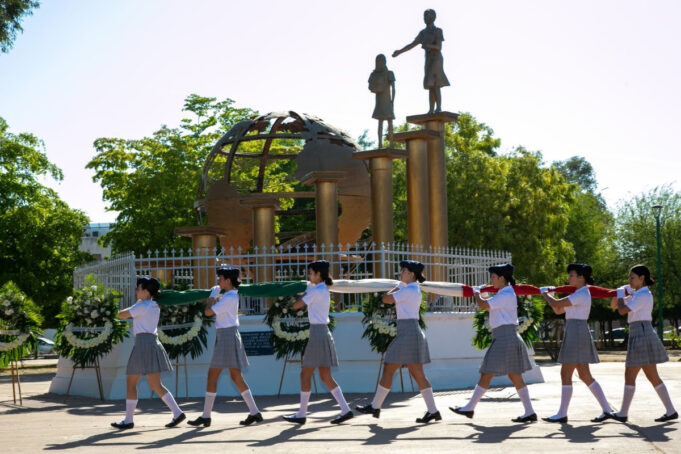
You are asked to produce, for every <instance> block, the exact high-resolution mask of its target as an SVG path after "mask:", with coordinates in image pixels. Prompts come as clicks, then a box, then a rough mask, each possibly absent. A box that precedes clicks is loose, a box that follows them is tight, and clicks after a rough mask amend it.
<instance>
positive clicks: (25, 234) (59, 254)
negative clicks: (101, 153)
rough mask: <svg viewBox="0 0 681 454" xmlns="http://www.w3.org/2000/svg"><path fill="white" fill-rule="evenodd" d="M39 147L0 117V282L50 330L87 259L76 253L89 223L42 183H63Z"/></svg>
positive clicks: (83, 255) (58, 171)
mask: <svg viewBox="0 0 681 454" xmlns="http://www.w3.org/2000/svg"><path fill="white" fill-rule="evenodd" d="M43 148H44V145H43V143H42V141H41V140H39V139H38V138H37V137H35V136H34V135H32V134H29V133H21V134H13V133H11V132H9V127H8V125H7V123H6V122H5V120H3V119H2V118H0V283H4V282H8V281H13V282H15V283H16V284H17V285H18V286H19V287H20V288H21V289H22V290H23V291H24V292H26V294H27V295H28V296H29V297H30V298H31V299H33V300H34V301H35V302H36V303H37V304H38V305H39V306H40V307H41V308H42V312H43V315H44V316H45V320H46V325H47V327H52V326H56V318H55V316H56V315H57V313H58V312H59V306H60V301H62V300H63V299H64V298H66V296H67V295H69V294H70V293H71V288H72V287H73V269H74V268H75V267H76V266H78V265H80V264H82V263H83V262H84V261H85V260H86V259H87V258H88V257H89V254H86V253H84V252H81V251H78V245H79V243H80V238H81V236H82V234H83V227H84V226H85V225H86V224H87V222H88V219H87V217H86V216H85V215H84V214H83V213H82V212H80V211H78V210H73V209H71V208H69V206H68V205H67V204H66V203H64V202H63V201H62V200H60V199H59V197H58V196H57V194H56V193H55V192H54V191H53V190H51V189H49V188H47V187H45V186H43V185H42V184H40V182H39V180H40V178H53V179H55V180H57V181H60V180H61V179H62V178H63V177H62V173H61V170H59V168H58V167H57V166H55V165H54V164H52V163H51V162H50V161H49V160H48V159H47V156H46V155H45V152H44V150H43Z"/></svg>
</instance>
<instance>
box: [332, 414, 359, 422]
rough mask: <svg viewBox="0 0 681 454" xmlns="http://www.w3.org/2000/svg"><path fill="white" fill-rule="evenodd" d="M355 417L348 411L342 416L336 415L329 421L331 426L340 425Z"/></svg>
mask: <svg viewBox="0 0 681 454" xmlns="http://www.w3.org/2000/svg"><path fill="white" fill-rule="evenodd" d="M354 416H355V415H354V414H353V413H352V411H348V412H347V413H345V414H344V415H338V416H336V417H335V418H333V419H332V420H331V424H340V423H342V422H345V421H347V420H348V419H352V418H353V417H354Z"/></svg>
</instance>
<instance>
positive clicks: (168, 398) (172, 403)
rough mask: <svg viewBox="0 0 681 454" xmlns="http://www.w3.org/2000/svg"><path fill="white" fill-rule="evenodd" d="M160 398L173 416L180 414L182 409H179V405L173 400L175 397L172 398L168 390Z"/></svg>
mask: <svg viewBox="0 0 681 454" xmlns="http://www.w3.org/2000/svg"><path fill="white" fill-rule="evenodd" d="M161 400H162V401H163V402H165V404H166V405H167V406H168V408H170V411H172V412H173V418H177V417H178V416H180V415H181V414H182V410H180V407H179V406H178V405H177V402H175V398H173V395H172V394H171V393H170V391H168V392H167V393H165V394H164V395H163V397H161Z"/></svg>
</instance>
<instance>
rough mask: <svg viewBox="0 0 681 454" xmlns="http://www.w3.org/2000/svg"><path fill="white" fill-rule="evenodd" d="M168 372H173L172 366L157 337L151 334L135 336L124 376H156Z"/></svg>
mask: <svg viewBox="0 0 681 454" xmlns="http://www.w3.org/2000/svg"><path fill="white" fill-rule="evenodd" d="M169 370H173V366H172V364H170V359H169V358H168V353H166V350H165V348H163V345H162V344H161V342H160V341H159V340H158V336H156V335H155V334H151V333H139V334H136V335H135V345H134V346H133V347H132V352H130V359H128V367H127V368H126V370H125V373H126V375H147V374H156V373H160V372H166V371H169Z"/></svg>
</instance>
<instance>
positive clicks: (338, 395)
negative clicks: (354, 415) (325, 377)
mask: <svg viewBox="0 0 681 454" xmlns="http://www.w3.org/2000/svg"><path fill="white" fill-rule="evenodd" d="M331 395H332V396H333V398H334V399H336V402H338V405H340V408H341V414H342V415H344V414H346V413H347V412H349V411H350V407H348V402H347V401H346V400H345V396H343V391H342V390H341V388H340V386H336V387H335V388H333V389H332V390H331Z"/></svg>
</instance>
